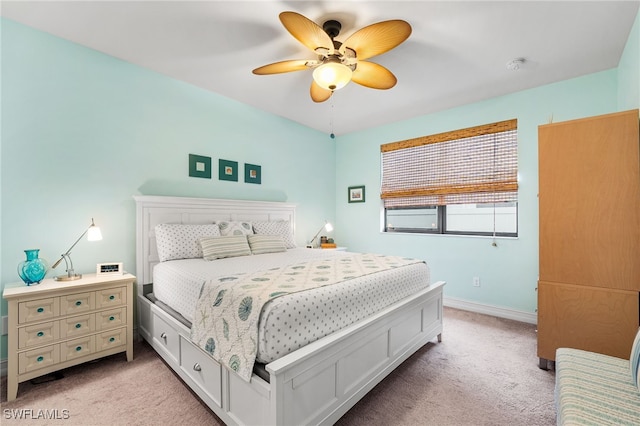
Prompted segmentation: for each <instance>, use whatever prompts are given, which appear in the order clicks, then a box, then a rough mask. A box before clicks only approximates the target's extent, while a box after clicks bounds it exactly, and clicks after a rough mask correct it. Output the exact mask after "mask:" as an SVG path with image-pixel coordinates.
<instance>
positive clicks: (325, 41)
mask: <svg viewBox="0 0 640 426" xmlns="http://www.w3.org/2000/svg"><path fill="white" fill-rule="evenodd" d="M280 21H281V22H282V25H284V27H285V28H286V29H287V31H289V32H290V33H291V35H292V36H294V37H295V38H296V39H297V40H298V41H299V42H300V43H302V44H304V45H305V46H307V47H308V48H309V49H311V50H313V51H315V50H316V49H317V48H318V47H322V48H325V49H329V52H330V53H333V51H334V48H333V41H332V40H331V37H329V35H328V34H327V33H326V32H324V30H323V29H322V28H321V27H320V26H319V25H318V24H316V23H315V22H313V21H311V20H309V19H308V18H305V17H304V16H302V15H300V14H299V13H296V12H282V13H281V14H280Z"/></svg>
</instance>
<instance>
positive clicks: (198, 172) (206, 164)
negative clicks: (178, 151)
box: [189, 154, 211, 179]
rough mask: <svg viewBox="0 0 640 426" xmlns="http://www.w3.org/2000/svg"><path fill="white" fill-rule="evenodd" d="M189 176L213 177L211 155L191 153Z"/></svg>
mask: <svg viewBox="0 0 640 426" xmlns="http://www.w3.org/2000/svg"><path fill="white" fill-rule="evenodd" d="M189 176H191V177H198V178H204V179H211V157H204V156H202V155H195V154H189Z"/></svg>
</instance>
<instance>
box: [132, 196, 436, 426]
mask: <svg viewBox="0 0 640 426" xmlns="http://www.w3.org/2000/svg"><path fill="white" fill-rule="evenodd" d="M134 198H135V200H136V205H137V208H136V210H137V227H136V228H137V232H136V250H137V252H136V272H137V283H138V284H137V288H138V292H137V296H138V297H137V300H138V322H139V325H138V332H139V335H141V336H142V337H143V338H144V339H146V340H147V341H148V342H149V343H150V344H151V346H153V348H154V349H155V350H156V351H157V352H158V353H159V354H160V356H162V358H163V359H164V360H165V361H166V363H167V364H168V365H169V366H170V367H171V368H172V369H173V370H175V372H176V373H177V374H178V375H179V376H180V377H181V378H182V380H184V382H185V383H186V384H187V385H188V386H189V387H190V388H191V389H192V390H193V391H194V392H195V393H196V394H197V395H198V396H199V397H200V398H201V399H202V400H203V401H204V402H205V403H206V404H207V405H208V406H209V407H210V408H211V410H212V411H213V412H214V413H216V415H217V416H218V417H219V418H220V419H221V420H222V421H223V422H225V423H226V424H228V425H233V424H247V425H267V424H268V425H312V424H333V423H335V422H336V421H337V420H338V419H339V418H340V417H341V416H342V415H343V414H344V413H346V412H347V411H348V410H349V409H350V408H351V407H352V406H353V405H354V404H355V403H356V402H358V401H359V400H360V399H361V398H362V397H363V396H364V395H365V394H366V393H367V392H369V391H370V390H371V389H372V388H373V387H374V386H375V385H376V384H378V383H379V382H380V381H381V380H382V379H383V378H384V377H386V376H387V375H388V374H389V373H390V372H391V371H393V370H394V369H395V368H396V367H397V366H398V365H399V364H400V363H402V362H403V361H404V360H405V359H407V358H408V357H409V356H411V355H412V354H413V353H414V352H416V351H417V350H418V349H419V348H420V347H422V346H423V345H424V344H426V343H427V342H429V341H431V340H433V339H435V338H436V337H437V339H438V341H441V336H442V287H443V286H444V282H442V281H440V282H437V283H434V284H432V285H430V286H429V287H428V288H426V289H425V290H423V291H421V292H420V293H418V294H415V295H413V296H410V297H408V298H406V299H404V300H402V301H400V302H398V303H395V304H394V305H392V306H390V307H388V308H387V309H384V310H383V311H381V312H379V313H377V314H376V315H374V316H372V317H370V318H367V319H365V320H362V321H360V322H358V323H356V324H353V325H351V326H349V327H347V328H345V329H343V330H341V331H339V332H336V333H333V334H331V335H329V336H326V337H324V338H322V339H320V340H317V341H316V342H313V343H311V344H309V345H307V346H305V347H303V348H300V349H298V350H296V351H295V352H293V353H290V354H289V355H286V356H284V357H282V358H280V359H278V360H277V361H274V362H272V363H270V364H268V365H267V366H266V370H267V372H268V373H269V376H270V377H269V379H270V380H269V382H267V381H265V380H263V379H261V378H260V377H258V376H256V375H253V376H252V378H251V381H250V382H246V381H244V380H242V379H241V378H240V377H239V376H237V375H236V374H235V373H234V372H232V371H230V370H229V369H227V368H226V367H224V366H221V365H220V364H218V363H217V362H216V361H215V360H214V359H213V358H211V357H210V356H209V355H207V354H206V353H205V352H204V351H202V350H200V349H199V348H198V347H197V346H195V345H194V344H193V343H191V341H190V339H189V329H188V328H187V327H186V326H185V325H183V324H182V323H181V322H180V321H178V320H176V319H175V318H174V317H172V316H171V315H169V314H167V313H166V312H165V311H163V310H162V309H161V308H159V307H158V306H156V305H155V304H153V303H151V302H150V301H149V300H148V299H147V298H145V297H144V294H146V293H147V291H148V287H149V286H145V284H150V283H151V282H152V268H153V265H155V264H156V263H158V256H157V252H156V245H155V237H154V227H155V225H156V224H158V223H211V222H212V221H215V220H248V221H265V220H283V219H284V220H289V221H290V222H291V226H292V232H294V231H295V205H293V204H287V203H279V202H262V201H241V200H219V199H200V198H181V197H159V196H135V197H134ZM294 235H295V234H294ZM145 288H146V289H147V290H145Z"/></svg>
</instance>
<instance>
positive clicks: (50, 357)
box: [18, 345, 60, 374]
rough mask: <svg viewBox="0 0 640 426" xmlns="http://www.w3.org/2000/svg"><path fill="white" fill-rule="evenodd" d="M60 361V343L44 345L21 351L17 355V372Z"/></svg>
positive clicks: (21, 372)
mask: <svg viewBox="0 0 640 426" xmlns="http://www.w3.org/2000/svg"><path fill="white" fill-rule="evenodd" d="M59 362H60V345H51V346H45V347H44V348H38V349H33V350H30V351H26V352H21V353H20V354H19V355H18V372H19V373H20V374H24V373H29V372H31V371H35V370H39V369H41V368H45V367H49V366H51V365H54V364H57V363H59Z"/></svg>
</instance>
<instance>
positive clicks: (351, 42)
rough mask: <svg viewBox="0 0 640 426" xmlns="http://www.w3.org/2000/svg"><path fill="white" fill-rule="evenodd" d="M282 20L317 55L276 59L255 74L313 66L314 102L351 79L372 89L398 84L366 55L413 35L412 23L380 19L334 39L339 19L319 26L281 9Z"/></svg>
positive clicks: (300, 69)
mask: <svg viewBox="0 0 640 426" xmlns="http://www.w3.org/2000/svg"><path fill="white" fill-rule="evenodd" d="M280 21H281V22H282V25H284V27H285V28H286V29H287V31H289V32H290V33H291V35H292V36H294V37H295V38H296V39H297V40H298V41H299V42H300V43H302V44H304V45H305V46H306V47H308V48H309V49H311V50H312V51H313V52H314V53H315V54H316V55H317V57H318V58H317V59H315V60H307V59H299V60H288V61H281V62H275V63H273V64H269V65H264V66H262V67H259V68H256V69H254V70H253V73H254V74H257V75H267V74H280V73H285V72H292V71H302V70H308V69H313V80H312V82H311V89H310V94H311V99H313V101H314V102H324V101H326V100H327V99H329V98H330V97H331V95H332V94H333V92H334V91H335V90H338V89H340V88H342V87H344V86H345V85H346V84H347V83H349V82H350V81H353V82H355V83H358V84H360V85H362V86H365V87H369V88H372V89H390V88H392V87H393V86H395V84H396V82H397V79H396V77H395V76H394V75H393V73H392V72H391V71H389V70H388V69H386V68H385V67H383V66H382V65H379V64H376V63H374V62H369V61H366V59H369V58H371V57H373V56H376V55H380V54H382V53H385V52H387V51H389V50H391V49H393V48H394V47H396V46H398V45H399V44H400V43H402V42H403V41H405V40H406V39H407V38H408V37H409V35H411V25H409V23H407V22H405V21H402V20H397V19H396V20H391V21H383V22H378V23H376V24H372V25H369V26H367V27H364V28H362V29H360V30H358V31H356V32H355V33H353V34H352V35H351V36H350V37H348V38H347V39H346V40H345V41H344V42H342V43H341V42H339V41H338V40H336V39H335V37H337V36H338V34H339V33H340V30H341V28H342V25H341V24H340V22H338V21H335V20H329V21H326V22H325V23H324V24H323V26H322V27H320V26H319V25H317V24H316V23H315V22H313V21H311V20H309V19H308V18H306V17H304V16H302V15H300V14H299V13H296V12H282V13H281V14H280Z"/></svg>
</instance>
